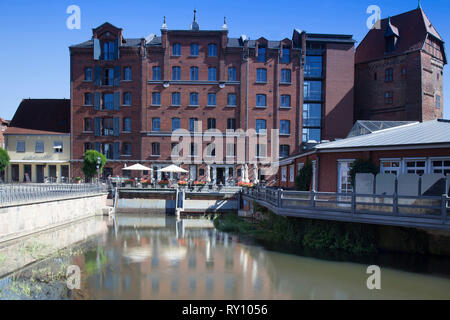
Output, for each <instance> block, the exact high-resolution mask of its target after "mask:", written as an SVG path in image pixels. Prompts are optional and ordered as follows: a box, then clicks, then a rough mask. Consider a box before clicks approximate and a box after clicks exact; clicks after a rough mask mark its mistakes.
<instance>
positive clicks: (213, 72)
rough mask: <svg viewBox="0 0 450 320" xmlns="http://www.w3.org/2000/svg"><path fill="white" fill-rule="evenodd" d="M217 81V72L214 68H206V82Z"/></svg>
mask: <svg viewBox="0 0 450 320" xmlns="http://www.w3.org/2000/svg"><path fill="white" fill-rule="evenodd" d="M216 80H217V70H216V68H208V81H216Z"/></svg>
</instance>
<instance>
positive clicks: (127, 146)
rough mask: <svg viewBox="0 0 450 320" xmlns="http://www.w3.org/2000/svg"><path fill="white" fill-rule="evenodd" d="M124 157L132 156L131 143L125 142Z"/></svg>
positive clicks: (123, 146)
mask: <svg viewBox="0 0 450 320" xmlns="http://www.w3.org/2000/svg"><path fill="white" fill-rule="evenodd" d="M122 155H124V156H131V143H129V142H124V143H123V144H122Z"/></svg>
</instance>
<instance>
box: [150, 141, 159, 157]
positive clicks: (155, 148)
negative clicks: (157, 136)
mask: <svg viewBox="0 0 450 320" xmlns="http://www.w3.org/2000/svg"><path fill="white" fill-rule="evenodd" d="M159 155H160V153H159V142H152V156H159Z"/></svg>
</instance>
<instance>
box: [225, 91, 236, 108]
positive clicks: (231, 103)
mask: <svg viewBox="0 0 450 320" xmlns="http://www.w3.org/2000/svg"><path fill="white" fill-rule="evenodd" d="M236 100H237V99H236V94H235V93H229V94H228V98H227V105H228V106H233V107H235V106H236V105H237V102H236Z"/></svg>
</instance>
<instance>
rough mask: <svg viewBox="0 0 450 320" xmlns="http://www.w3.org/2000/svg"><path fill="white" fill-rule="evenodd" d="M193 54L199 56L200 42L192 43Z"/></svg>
mask: <svg viewBox="0 0 450 320" xmlns="http://www.w3.org/2000/svg"><path fill="white" fill-rule="evenodd" d="M191 56H192V57H197V56H198V44H197V43H191Z"/></svg>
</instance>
